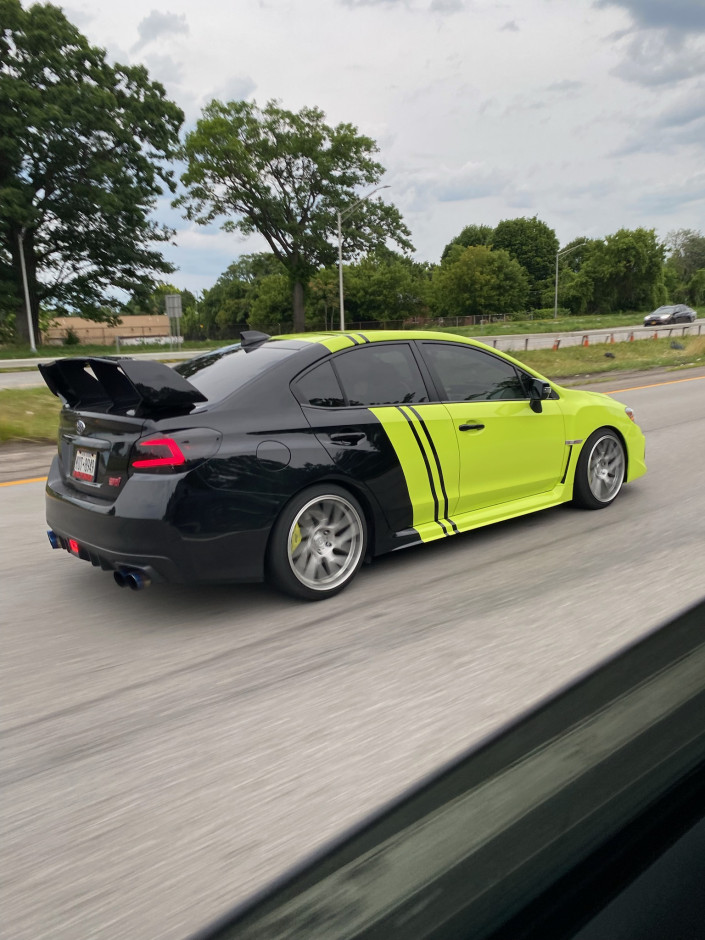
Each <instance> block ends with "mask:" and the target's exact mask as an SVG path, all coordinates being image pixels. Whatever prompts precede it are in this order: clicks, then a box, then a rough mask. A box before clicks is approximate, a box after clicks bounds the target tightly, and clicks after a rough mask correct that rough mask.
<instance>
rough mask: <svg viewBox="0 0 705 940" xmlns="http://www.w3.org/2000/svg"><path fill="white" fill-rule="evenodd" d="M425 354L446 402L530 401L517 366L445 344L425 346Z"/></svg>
mask: <svg viewBox="0 0 705 940" xmlns="http://www.w3.org/2000/svg"><path fill="white" fill-rule="evenodd" d="M423 350H424V355H425V356H426V357H427V358H428V359H429V360H430V362H431V365H432V367H433V369H434V371H435V372H436V375H437V376H438V379H439V382H440V383H441V385H442V386H443V389H444V391H445V395H444V401H494V400H497V399H507V400H517V399H525V398H527V397H528V395H527V392H526V390H525V388H524V386H523V384H522V381H521V377H520V375H519V373H518V371H517V370H516V369H515V368H514V366H513V365H512V364H511V363H509V362H505V361H504V360H502V359H499V358H497V357H496V356H492V355H491V354H490V353H485V352H482V350H480V349H472V348H470V347H458V346H450V345H446V344H444V343H424V344H423Z"/></svg>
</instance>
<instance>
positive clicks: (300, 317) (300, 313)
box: [294, 281, 306, 333]
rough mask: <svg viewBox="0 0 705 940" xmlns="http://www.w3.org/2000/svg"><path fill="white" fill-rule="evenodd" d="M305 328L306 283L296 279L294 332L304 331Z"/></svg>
mask: <svg viewBox="0 0 705 940" xmlns="http://www.w3.org/2000/svg"><path fill="white" fill-rule="evenodd" d="M305 329H306V312H305V310H304V285H303V283H302V282H301V281H294V332H295V333H303V332H304V330H305Z"/></svg>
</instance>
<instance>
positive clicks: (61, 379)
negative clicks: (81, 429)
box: [38, 358, 207, 414]
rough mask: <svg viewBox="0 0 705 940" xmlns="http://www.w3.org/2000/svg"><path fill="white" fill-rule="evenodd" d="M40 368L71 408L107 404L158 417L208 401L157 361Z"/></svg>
mask: <svg viewBox="0 0 705 940" xmlns="http://www.w3.org/2000/svg"><path fill="white" fill-rule="evenodd" d="M38 368H39V371H40V372H41V374H42V377H43V378H44V381H45V382H46V383H47V385H48V386H49V388H50V390H51V391H52V392H53V393H54V394H55V395H57V396H59V397H60V398H63V399H64V400H65V401H66V403H67V404H68V405H69V406H70V407H71V408H90V407H91V406H94V405H98V404H103V405H110V406H114V407H115V408H116V409H117V410H118V411H124V410H127V409H136V410H137V411H139V412H140V413H142V414H145V413H149V414H156V413H159V412H163V411H167V410H179V409H185V410H187V411H188V410H190V409H191V408H192V407H193V405H194V404H196V403H197V402H204V401H207V399H206V396H205V395H203V394H202V393H201V392H199V391H198V389H197V388H194V387H193V385H191V384H190V383H189V382H188V381H187V380H186V379H185V378H183V377H182V376H181V375H179V373H178V372H175V371H174V370H173V369H171V368H169V366H167V365H165V363H163V362H155V361H153V360H137V359H101V358H87V359H79V358H76V359H59V360H57V361H56V362H51V363H49V364H48V365H40V366H39V367H38ZM87 370H90V371H87ZM91 373H92V374H91Z"/></svg>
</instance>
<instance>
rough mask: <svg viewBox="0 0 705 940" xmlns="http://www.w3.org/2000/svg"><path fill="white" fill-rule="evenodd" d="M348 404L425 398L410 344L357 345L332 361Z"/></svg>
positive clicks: (411, 402)
mask: <svg viewBox="0 0 705 940" xmlns="http://www.w3.org/2000/svg"><path fill="white" fill-rule="evenodd" d="M333 361H334V363H335V369H336V371H337V373H338V376H339V377H340V382H341V384H342V386H343V391H344V392H345V395H346V396H347V399H348V403H349V404H350V405H363V406H365V407H370V406H374V405H404V404H414V403H419V402H425V401H428V392H427V391H426V386H425V384H424V381H423V378H422V376H421V372H420V370H419V367H418V365H417V364H416V360H415V359H414V355H413V353H412V352H411V349H410V348H409V346H407V345H406V344H403V343H396V344H394V345H391V344H390V345H382V344H380V345H375V346H372V345H369V346H367V345H366V346H357V347H356V348H355V349H351V350H349V351H347V352H344V353H342V354H341V355H338V356H336V357H335V359H334V360H333Z"/></svg>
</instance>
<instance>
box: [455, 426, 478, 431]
mask: <svg viewBox="0 0 705 940" xmlns="http://www.w3.org/2000/svg"><path fill="white" fill-rule="evenodd" d="M483 428H484V424H459V425H458V430H459V431H482V429H483Z"/></svg>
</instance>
